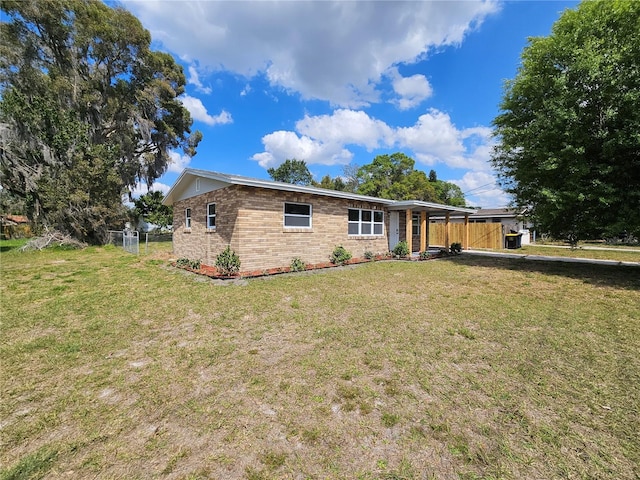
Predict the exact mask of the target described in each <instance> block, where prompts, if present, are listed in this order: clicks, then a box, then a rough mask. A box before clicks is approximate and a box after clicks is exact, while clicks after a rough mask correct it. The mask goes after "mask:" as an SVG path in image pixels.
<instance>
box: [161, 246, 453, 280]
mask: <svg viewBox="0 0 640 480" xmlns="http://www.w3.org/2000/svg"><path fill="white" fill-rule="evenodd" d="M441 256H443V253H442V252H441V253H436V254H431V255H429V257H427V258H420V257H413V256H410V257H402V258H398V257H393V256H387V255H377V256H376V257H374V258H372V259H368V258H352V259H351V260H347V261H346V262H344V263H342V264H335V263H331V262H323V263H313V264H311V263H308V264H306V265H305V269H304V270H292V269H291V267H276V268H267V269H263V270H253V271H244V272H238V273H236V274H234V275H223V274H221V273H220V272H219V271H218V269H217V268H216V267H215V266H212V265H205V264H201V265H200V268H199V269H194V268H191V267H188V266H178V265H176V262H172V263H171V265H172V266H174V267H176V268H181V269H183V270H188V271H190V272H193V273H197V274H198V275H204V276H206V277H210V278H214V279H216V280H238V279H243V278H256V277H265V276H270V275H280V274H283V273H296V272H303V271H311V270H322V269H325V268H333V267H341V266H345V265H358V264H361V263H371V262H379V261H390V260H393V261H405V262H406V261H411V262H423V261H427V260H434V259H436V258H440V257H441Z"/></svg>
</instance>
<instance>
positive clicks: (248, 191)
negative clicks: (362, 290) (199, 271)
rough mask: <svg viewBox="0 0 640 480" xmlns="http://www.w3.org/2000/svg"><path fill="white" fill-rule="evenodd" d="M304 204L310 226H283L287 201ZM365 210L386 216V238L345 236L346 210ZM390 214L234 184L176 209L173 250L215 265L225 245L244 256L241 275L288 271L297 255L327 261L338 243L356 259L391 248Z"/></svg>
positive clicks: (183, 202)
mask: <svg viewBox="0 0 640 480" xmlns="http://www.w3.org/2000/svg"><path fill="white" fill-rule="evenodd" d="M285 202H292V203H306V204H310V205H311V208H312V216H311V218H312V226H311V228H290V227H284V203H285ZM209 203H215V204H216V228H215V229H214V230H208V229H207V227H206V222H207V205H208V204H209ZM187 208H191V229H189V230H187V229H186V228H185V217H186V215H185V211H186V209H187ZM349 208H362V209H369V210H381V211H383V212H384V234H383V235H376V236H353V235H348V234H347V227H348V223H347V221H348V220H347V219H348V217H347V214H348V212H347V210H348V209H349ZM388 217H389V215H388V212H387V211H386V210H385V208H384V206H383V204H379V203H371V202H360V201H353V200H348V199H341V198H335V197H329V196H322V195H311V194H307V193H296V192H286V191H281V190H271V189H265V188H257V187H247V186H241V185H231V186H228V187H225V188H220V189H218V190H214V191H211V192H207V193H203V194H201V195H197V196H194V197H191V198H187V199H184V200H179V201H177V202H176V203H175V204H174V206H173V227H174V233H173V249H174V254H175V255H177V256H178V257H185V258H189V259H192V260H196V259H198V260H201V261H202V263H204V264H206V265H215V262H216V257H217V255H218V254H219V253H220V252H222V251H223V250H224V249H225V248H226V246H227V245H230V246H231V249H233V250H234V251H235V252H236V254H237V255H238V256H239V257H240V262H241V267H240V270H241V271H245V272H246V271H255V270H263V269H268V268H278V267H288V266H289V265H290V264H291V260H292V259H293V258H295V257H299V258H300V259H302V260H303V261H304V262H305V263H311V264H315V263H323V262H327V261H329V257H330V256H331V253H332V252H333V249H334V248H335V246H336V245H342V246H343V247H344V248H346V249H347V250H348V251H349V252H351V254H352V255H353V256H354V257H362V256H364V252H366V251H370V252H373V253H375V254H378V253H385V252H387V251H388V250H389V245H388V239H387V231H388V227H389V218H388Z"/></svg>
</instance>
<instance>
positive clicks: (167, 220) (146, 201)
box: [133, 190, 173, 228]
mask: <svg viewBox="0 0 640 480" xmlns="http://www.w3.org/2000/svg"><path fill="white" fill-rule="evenodd" d="M163 200H164V194H163V193H162V192H160V191H155V190H153V191H150V192H147V193H145V194H144V195H140V198H137V199H135V200H134V201H133V203H134V205H135V208H134V212H133V213H134V214H135V215H136V216H138V217H142V218H143V219H144V221H145V222H148V223H151V224H153V225H157V226H158V227H160V228H167V226H168V225H171V224H173V208H172V207H170V206H167V205H163V204H162V201H163Z"/></svg>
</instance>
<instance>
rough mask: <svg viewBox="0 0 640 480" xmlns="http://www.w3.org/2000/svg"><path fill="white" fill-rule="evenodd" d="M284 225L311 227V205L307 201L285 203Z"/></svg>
mask: <svg viewBox="0 0 640 480" xmlns="http://www.w3.org/2000/svg"><path fill="white" fill-rule="evenodd" d="M284 226H285V227H290V228H311V205H310V204H308V203H288V202H287V203H285V204H284Z"/></svg>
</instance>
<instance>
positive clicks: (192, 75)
mask: <svg viewBox="0 0 640 480" xmlns="http://www.w3.org/2000/svg"><path fill="white" fill-rule="evenodd" d="M188 83H189V84H191V85H193V86H195V87H196V89H197V90H198V91H199V92H202V93H204V94H207V95H209V94H210V93H211V87H205V86H204V85H203V84H202V82H201V81H200V75H199V74H198V70H196V67H195V65H189V80H188Z"/></svg>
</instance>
